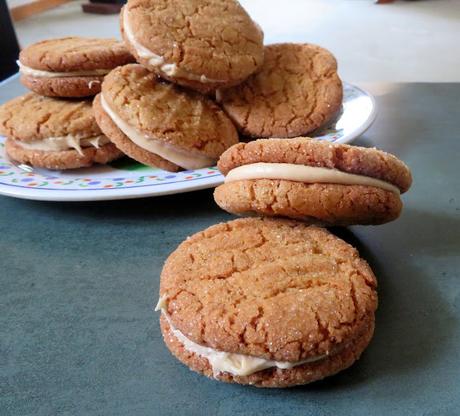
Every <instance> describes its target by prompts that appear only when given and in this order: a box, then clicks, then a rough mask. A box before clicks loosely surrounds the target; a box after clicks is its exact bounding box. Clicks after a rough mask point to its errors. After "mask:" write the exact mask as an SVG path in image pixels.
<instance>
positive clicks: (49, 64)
mask: <svg viewBox="0 0 460 416" xmlns="http://www.w3.org/2000/svg"><path fill="white" fill-rule="evenodd" d="M130 62H134V57H133V56H132V55H131V54H130V53H129V52H128V49H127V48H126V47H125V46H124V45H123V43H122V42H118V41H116V40H115V39H98V38H82V37H66V38H58V39H49V40H44V41H41V42H37V43H34V44H33V45H30V46H28V47H27V48H25V49H23V50H22V51H21V53H20V54H19V61H18V64H19V71H20V73H21V82H22V84H24V85H25V86H26V87H27V88H29V89H30V90H32V91H34V92H36V93H37V94H41V95H46V96H50V97H88V96H92V95H96V94H97V93H98V92H99V91H100V90H101V83H102V80H103V78H104V75H106V74H107V73H108V72H110V71H111V70H112V69H113V68H116V67H117V66H120V65H125V64H127V63H130Z"/></svg>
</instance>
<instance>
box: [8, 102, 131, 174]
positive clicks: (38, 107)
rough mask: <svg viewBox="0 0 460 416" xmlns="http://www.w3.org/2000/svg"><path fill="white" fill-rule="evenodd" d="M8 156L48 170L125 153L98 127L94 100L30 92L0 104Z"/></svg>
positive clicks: (72, 167)
mask: <svg viewBox="0 0 460 416" xmlns="http://www.w3.org/2000/svg"><path fill="white" fill-rule="evenodd" d="M0 134H1V135H4V136H6V137H7V140H6V144H5V149H6V152H7V154H8V156H9V157H10V158H11V159H13V160H15V161H17V162H19V163H24V164H29V165H32V166H34V167H40V168H46V169H74V168H81V167H87V166H91V165H92V164H94V163H103V164H104V163H108V162H110V161H112V160H114V159H118V158H119V157H121V156H123V153H122V152H121V151H120V150H118V149H117V148H116V146H115V145H113V144H112V143H110V141H109V140H108V139H107V137H105V136H104V134H103V133H102V132H101V130H100V129H99V126H98V125H97V124H96V120H95V119H94V115H93V110H92V107H91V101H86V100H84V101H75V100H72V101H70V100H59V99H56V98H49V97H43V96H41V95H37V94H34V93H28V94H26V95H23V96H21V97H18V98H15V99H14V100H11V101H9V102H7V103H6V104H4V105H2V106H0Z"/></svg>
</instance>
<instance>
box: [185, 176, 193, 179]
mask: <svg viewBox="0 0 460 416" xmlns="http://www.w3.org/2000/svg"><path fill="white" fill-rule="evenodd" d="M185 179H193V176H186V177H185Z"/></svg>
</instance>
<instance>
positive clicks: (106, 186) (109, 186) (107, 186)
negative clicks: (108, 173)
mask: <svg viewBox="0 0 460 416" xmlns="http://www.w3.org/2000/svg"><path fill="white" fill-rule="evenodd" d="M112 187H113V185H104V188H112Z"/></svg>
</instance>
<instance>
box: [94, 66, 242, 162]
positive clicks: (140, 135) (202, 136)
mask: <svg viewBox="0 0 460 416" xmlns="http://www.w3.org/2000/svg"><path fill="white" fill-rule="evenodd" d="M94 109H95V114H96V119H97V121H98V123H99V125H100V127H101V128H102V130H103V131H104V133H105V134H106V135H107V136H108V137H109V138H110V140H111V141H112V142H113V143H115V144H116V145H117V147H119V148H120V149H121V150H122V151H123V152H125V153H126V154H128V155H129V156H131V157H132V158H134V159H136V160H138V161H139V162H141V163H145V164H148V165H152V166H156V167H160V168H162V169H166V170H172V171H174V170H178V169H180V168H184V169H198V168H202V167H207V166H213V165H214V164H215V162H216V161H217V159H218V158H219V156H220V155H221V154H222V153H223V152H224V151H225V150H226V149H227V148H229V147H230V146H232V145H233V144H235V143H237V142H238V133H237V131H236V129H235V127H234V126H233V124H232V122H231V121H230V119H229V118H228V117H227V116H226V115H225V113H224V112H223V111H222V110H221V109H220V108H219V107H218V106H217V105H216V104H215V103H214V102H212V101H211V100H209V99H208V98H206V97H203V96H201V95H200V94H198V93H195V92H193V91H185V90H182V89H180V88H178V87H176V86H174V85H172V84H169V83H166V82H162V81H160V80H159V79H158V78H156V76H155V75H154V74H153V73H151V72H149V71H148V70H147V69H145V68H143V67H142V66H141V65H135V64H134V65H126V66H124V67H119V68H117V69H115V70H114V71H112V72H111V73H110V74H109V75H107V77H106V78H105V80H104V83H103V86H102V93H101V94H100V96H98V97H96V100H95V102H94Z"/></svg>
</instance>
